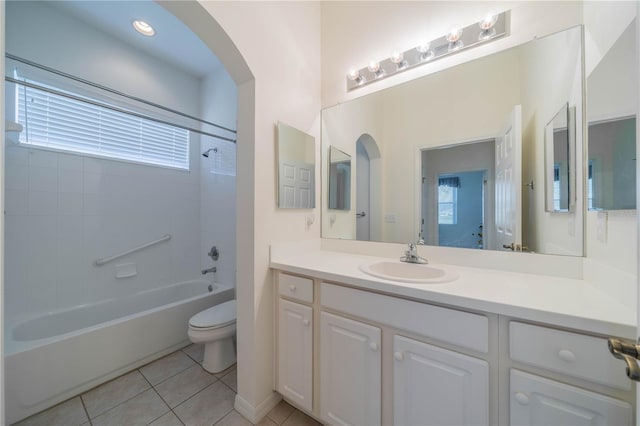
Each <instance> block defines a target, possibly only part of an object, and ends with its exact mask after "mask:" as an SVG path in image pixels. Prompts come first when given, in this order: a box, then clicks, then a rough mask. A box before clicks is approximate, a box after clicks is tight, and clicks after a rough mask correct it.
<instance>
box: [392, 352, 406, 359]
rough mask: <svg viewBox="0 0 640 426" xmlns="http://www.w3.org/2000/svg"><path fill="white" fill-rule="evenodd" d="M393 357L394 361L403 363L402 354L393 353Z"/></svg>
mask: <svg viewBox="0 0 640 426" xmlns="http://www.w3.org/2000/svg"><path fill="white" fill-rule="evenodd" d="M393 357H394V358H395V359H396V361H404V355H403V354H402V352H394V354H393Z"/></svg>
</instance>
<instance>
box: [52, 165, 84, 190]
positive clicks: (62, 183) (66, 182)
mask: <svg viewBox="0 0 640 426" xmlns="http://www.w3.org/2000/svg"><path fill="white" fill-rule="evenodd" d="M83 178H84V175H83V173H82V171H81V170H68V169H63V168H59V169H58V190H59V191H60V192H78V193H81V192H82V191H83V187H84V184H83Z"/></svg>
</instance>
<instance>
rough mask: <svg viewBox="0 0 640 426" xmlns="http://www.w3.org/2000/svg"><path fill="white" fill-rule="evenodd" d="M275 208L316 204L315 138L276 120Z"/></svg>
mask: <svg viewBox="0 0 640 426" xmlns="http://www.w3.org/2000/svg"><path fill="white" fill-rule="evenodd" d="M277 150H278V153H277V154H278V155H277V158H278V191H277V194H278V207H279V208H281V209H312V208H314V207H315V206H316V195H315V176H316V172H315V167H316V140H315V138H314V137H313V136H311V135H308V134H306V133H304V132H303V131H300V130H298V129H296V128H293V127H291V126H288V125H286V124H284V123H282V122H278V143H277Z"/></svg>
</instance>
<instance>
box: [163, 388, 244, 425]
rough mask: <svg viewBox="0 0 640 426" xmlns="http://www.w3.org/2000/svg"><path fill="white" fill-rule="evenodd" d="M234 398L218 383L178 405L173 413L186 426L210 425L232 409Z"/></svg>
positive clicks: (233, 394)
mask: <svg viewBox="0 0 640 426" xmlns="http://www.w3.org/2000/svg"><path fill="white" fill-rule="evenodd" d="M235 396H236V395H235V393H233V391H231V390H230V389H229V388H228V387H227V386H225V385H224V384H223V383H222V382H219V381H218V382H215V383H214V384H212V385H210V386H209V387H207V388H206V389H204V390H203V391H201V392H200V393H198V394H197V395H195V396H192V397H191V398H189V399H188V400H186V401H185V402H183V403H182V404H180V405H178V406H177V407H176V408H175V409H174V410H173V411H174V412H175V413H176V415H177V416H178V418H179V419H180V420H182V422H183V423H184V424H185V425H187V426H190V425H198V426H200V425H212V424H215V423H216V422H217V421H219V420H220V419H222V418H223V417H224V416H226V415H227V414H228V413H229V412H230V411H231V410H232V409H233V403H234V400H235Z"/></svg>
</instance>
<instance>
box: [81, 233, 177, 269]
mask: <svg viewBox="0 0 640 426" xmlns="http://www.w3.org/2000/svg"><path fill="white" fill-rule="evenodd" d="M170 239H171V234H167V235H164V236H162V237H160V238H158V239H157V240H153V241H150V242H148V243H146V244H142V245H139V246H137V247H134V248H132V249H131V250H127V251H123V252H122V253H118V254H114V255H113V256H109V257H103V258H100V259H97V260H96V261H95V262H94V264H95V265H96V266H102V265H104V264H105V263H109V262H111V261H112V260H116V259H119V258H121V257H123V256H126V255H128V254H131V253H135V252H137V251H140V250H143V249H146V248H147V247H151V246H154V245H156V244H159V243H162V242H164V241H169V240H170Z"/></svg>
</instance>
